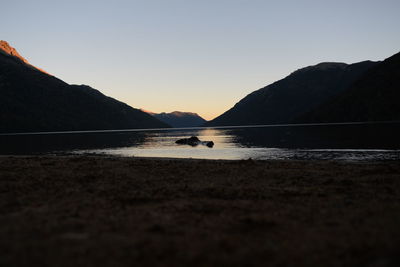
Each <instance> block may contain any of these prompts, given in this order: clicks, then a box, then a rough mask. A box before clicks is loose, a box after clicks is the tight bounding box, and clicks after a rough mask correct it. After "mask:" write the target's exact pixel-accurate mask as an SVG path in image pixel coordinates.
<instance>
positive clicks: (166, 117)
mask: <svg viewBox="0 0 400 267" xmlns="http://www.w3.org/2000/svg"><path fill="white" fill-rule="evenodd" d="M150 114H152V115H153V116H154V117H156V118H157V119H159V120H160V121H162V122H165V123H167V124H168V125H171V126H172V127H175V128H181V127H198V126H202V125H203V124H204V123H206V122H207V121H206V120H205V119H203V118H202V117H200V116H199V115H198V114H197V113H192V112H181V111H174V112H171V113H165V112H162V113H159V114H155V113H150Z"/></svg>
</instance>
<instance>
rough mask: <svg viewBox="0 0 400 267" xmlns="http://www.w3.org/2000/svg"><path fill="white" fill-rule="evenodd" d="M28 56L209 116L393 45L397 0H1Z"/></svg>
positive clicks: (140, 102) (143, 99) (11, 36)
mask: <svg viewBox="0 0 400 267" xmlns="http://www.w3.org/2000/svg"><path fill="white" fill-rule="evenodd" d="M0 6H1V10H0V12H1V18H2V19H1V20H2V22H1V26H0V39H1V40H5V41H8V42H9V43H10V45H11V46H13V47H15V48H16V49H17V51H18V52H19V53H20V54H21V55H22V56H23V57H25V58H26V59H27V60H28V61H29V62H30V63H31V64H33V65H35V66H37V67H40V68H42V69H44V70H45V71H47V72H49V73H51V74H52V75H54V76H56V77H58V78H60V79H62V80H64V81H65V82H67V83H70V84H86V85H89V86H91V87H93V88H96V89H98V90H100V91H101V92H102V93H104V94H106V95H108V96H111V97H114V98H116V99H118V100H120V101H123V102H125V103H127V104H129V105H131V106H133V107H135V108H142V109H145V110H148V111H152V112H157V113H159V112H172V111H175V110H179V111H189V112H196V113H198V114H199V115H201V116H202V117H204V118H205V119H207V120H209V119H212V118H214V117H216V116H218V115H220V114H222V113H223V112H225V111H226V110H228V109H229V108H231V107H232V106H233V105H234V104H235V103H237V102H238V101H239V100H240V99H242V98H243V97H245V96H246V95H247V94H249V93H251V92H252V91H254V90H257V89H259V88H262V87H264V86H266V85H268V84H270V83H272V82H274V81H277V80H279V79H282V78H284V77H285V76H287V75H289V74H290V73H291V72H293V71H295V70H297V69H299V68H302V67H305V66H309V65H315V64H317V63H320V62H325V61H330V62H332V61H334V62H346V63H354V62H359V61H363V60H374V61H376V60H383V59H385V58H387V57H389V56H391V55H393V54H395V53H397V52H400V15H399V14H400V1H399V0H379V1H378V0H347V1H344V0H335V1H332V0H329V1H324V0H318V1H317V0H304V1H302V0H279V1H278V0H277V1H268V0H264V1H262V0H141V1H135V0H131V1H124V0H113V1H102V0H96V1H84V0H80V1H76V0H69V1H57V0H46V1H45V0H35V1H32V0H25V1H23V0H12V1H9V0H7V1H5V0H0Z"/></svg>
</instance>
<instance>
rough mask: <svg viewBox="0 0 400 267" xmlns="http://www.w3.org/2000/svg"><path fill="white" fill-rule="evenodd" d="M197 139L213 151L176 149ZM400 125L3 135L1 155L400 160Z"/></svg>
mask: <svg viewBox="0 0 400 267" xmlns="http://www.w3.org/2000/svg"><path fill="white" fill-rule="evenodd" d="M191 136H197V137H198V138H199V139H200V140H202V141H203V140H204V141H213V142H214V144H215V145H214V147H213V148H209V147H207V146H204V145H198V146H195V147H191V146H188V145H177V144H175V141H176V140H177V139H180V138H187V137H191ZM399 136H400V123H399V122H386V123H343V124H342V123H339V124H308V125H264V126H240V127H220V128H185V129H155V130H146V129H144V130H123V131H83V132H59V133H33V134H9V135H4V134H3V135H0V154H1V155H33V154H34V155H37V154H78V155H87V154H98V155H116V156H128V157H162V158H196V159H225V160H238V159H249V158H251V159H258V160H271V159H273V160H283V159H292V160H345V161H376V160H399V159H400V142H399Z"/></svg>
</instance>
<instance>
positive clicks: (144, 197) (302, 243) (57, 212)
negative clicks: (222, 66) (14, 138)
mask: <svg viewBox="0 0 400 267" xmlns="http://www.w3.org/2000/svg"><path fill="white" fill-rule="evenodd" d="M399 264H400V163H399V162H386V163H371V164H365V163H364V164H350V163H335V162H311V161H310V162H293V161H291V162H283V161H272V162H256V161H235V162H219V161H179V160H143V159H142V160H141V159H133V158H131V159H128V158H104V157H103V158H101V157H0V266H400V265H399Z"/></svg>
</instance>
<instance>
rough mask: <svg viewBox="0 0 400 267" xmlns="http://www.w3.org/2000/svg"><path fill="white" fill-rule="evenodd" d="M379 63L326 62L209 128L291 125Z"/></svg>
mask: <svg viewBox="0 0 400 267" xmlns="http://www.w3.org/2000/svg"><path fill="white" fill-rule="evenodd" d="M377 64H378V63H377V62H371V61H364V62H359V63H355V64H350V65H349V64H345V63H334V62H326V63H320V64H318V65H315V66H309V67H306V68H303V69H299V70H297V71H295V72H293V73H292V74H290V75H289V76H287V77H286V78H284V79H282V80H279V81H277V82H275V83H273V84H271V85H268V86H266V87H264V88H261V89H259V90H257V91H254V92H252V93H251V94H249V95H247V96H246V97H245V98H243V99H242V100H240V101H239V102H238V103H237V104H236V105H235V106H234V107H233V108H231V109H230V110H228V111H226V112H225V113H224V114H222V115H220V116H219V117H217V118H215V119H214V120H212V121H210V122H208V123H206V124H205V125H206V126H229V125H257V124H281V123H283V124H284V123H291V122H293V121H294V120H295V119H296V118H298V117H299V116H301V115H302V114H305V113H307V112H310V111H311V110H313V109H314V108H315V107H317V106H319V105H320V104H322V103H324V102H325V101H327V100H328V99H331V98H332V97H334V96H337V95H338V94H340V93H341V92H343V91H344V90H345V89H346V88H347V87H349V86H350V85H351V84H352V83H353V82H354V81H355V80H357V79H358V78H359V77H360V76H361V75H362V74H363V73H365V72H366V71H367V70H368V69H370V68H371V67H373V66H376V65H377Z"/></svg>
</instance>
